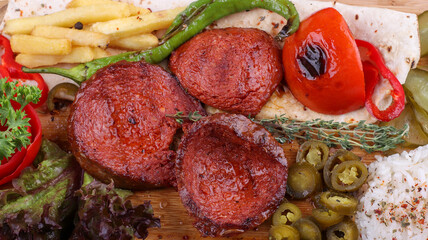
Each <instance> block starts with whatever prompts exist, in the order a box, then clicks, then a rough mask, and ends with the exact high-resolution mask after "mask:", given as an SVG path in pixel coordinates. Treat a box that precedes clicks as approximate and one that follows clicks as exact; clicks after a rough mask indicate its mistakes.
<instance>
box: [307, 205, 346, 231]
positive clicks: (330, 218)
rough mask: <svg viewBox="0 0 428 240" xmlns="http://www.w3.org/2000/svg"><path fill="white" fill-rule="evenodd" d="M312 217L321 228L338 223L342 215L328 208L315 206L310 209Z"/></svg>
mask: <svg viewBox="0 0 428 240" xmlns="http://www.w3.org/2000/svg"><path fill="white" fill-rule="evenodd" d="M312 217H313V218H314V219H315V221H317V223H318V225H319V226H320V228H321V229H326V228H328V227H330V226H333V225H335V224H338V223H340V222H341V221H342V220H343V218H344V216H343V215H341V214H339V213H337V212H334V211H331V210H329V209H323V208H315V209H314V210H312Z"/></svg>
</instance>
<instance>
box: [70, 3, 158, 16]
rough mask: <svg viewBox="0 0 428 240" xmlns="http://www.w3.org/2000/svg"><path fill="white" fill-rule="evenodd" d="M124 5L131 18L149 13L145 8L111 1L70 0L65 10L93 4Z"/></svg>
mask: <svg viewBox="0 0 428 240" xmlns="http://www.w3.org/2000/svg"><path fill="white" fill-rule="evenodd" d="M111 3H113V4H122V5H123V4H126V5H128V6H129V10H130V11H131V16H134V15H143V14H147V13H150V12H151V11H150V10H149V9H147V8H141V7H137V6H135V5H133V4H128V3H124V2H115V1H112V0H72V1H71V2H70V3H68V4H67V8H76V7H84V6H90V5H95V4H111Z"/></svg>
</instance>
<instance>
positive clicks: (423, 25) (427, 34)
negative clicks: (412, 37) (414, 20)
mask: <svg viewBox="0 0 428 240" xmlns="http://www.w3.org/2000/svg"><path fill="white" fill-rule="evenodd" d="M418 22H419V38H420V41H421V56H424V55H426V54H428V11H425V12H423V13H421V14H420V15H419V16H418Z"/></svg>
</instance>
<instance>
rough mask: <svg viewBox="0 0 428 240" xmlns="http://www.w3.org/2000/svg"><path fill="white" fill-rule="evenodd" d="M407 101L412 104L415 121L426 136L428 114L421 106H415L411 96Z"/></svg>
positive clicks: (427, 132) (427, 131)
mask: <svg viewBox="0 0 428 240" xmlns="http://www.w3.org/2000/svg"><path fill="white" fill-rule="evenodd" d="M408 100H409V102H410V103H411V104H412V108H413V112H414V114H415V117H416V120H417V121H418V122H419V124H420V125H421V128H422V130H423V131H424V132H425V133H426V134H428V112H426V111H425V110H424V109H423V108H422V107H421V106H419V105H418V104H416V102H415V100H413V98H412V97H411V96H409V97H408Z"/></svg>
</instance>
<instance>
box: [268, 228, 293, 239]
mask: <svg viewBox="0 0 428 240" xmlns="http://www.w3.org/2000/svg"><path fill="white" fill-rule="evenodd" d="M283 239H287V240H299V239H300V235H299V231H297V229H296V228H295V227H292V226H289V225H280V226H272V227H271V228H270V230H269V240H283Z"/></svg>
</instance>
